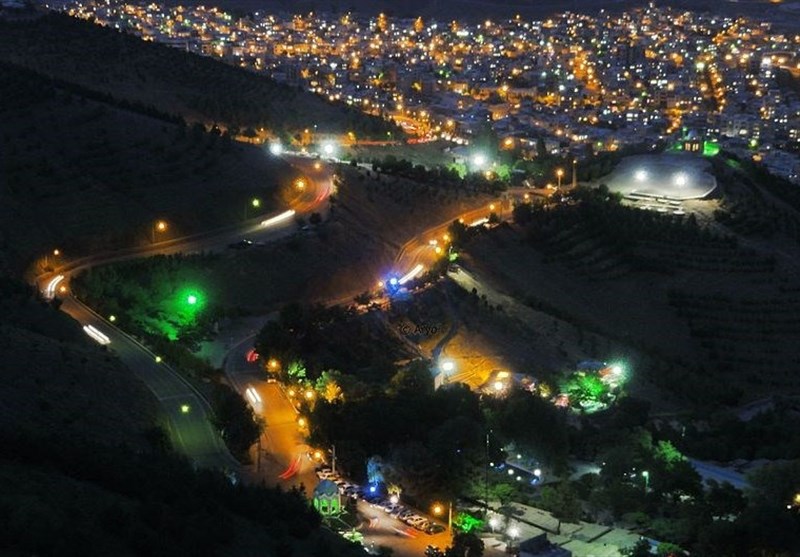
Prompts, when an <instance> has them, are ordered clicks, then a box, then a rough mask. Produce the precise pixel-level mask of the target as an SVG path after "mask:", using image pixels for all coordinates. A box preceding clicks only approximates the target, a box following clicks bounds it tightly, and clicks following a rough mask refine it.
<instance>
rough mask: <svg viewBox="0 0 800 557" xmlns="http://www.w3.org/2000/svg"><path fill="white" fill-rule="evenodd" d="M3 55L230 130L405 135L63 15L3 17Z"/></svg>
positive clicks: (259, 79)
mask: <svg viewBox="0 0 800 557" xmlns="http://www.w3.org/2000/svg"><path fill="white" fill-rule="evenodd" d="M0 60H4V61H6V62H14V63H16V64H19V65H22V66H25V67H28V68H31V69H35V70H37V71H39V72H41V73H43V74H45V75H48V76H50V77H54V78H58V79H62V80H64V81H67V82H70V83H73V84H76V85H81V86H83V87H86V88H88V89H91V90H92V91H97V92H100V93H104V94H108V95H111V96H113V97H114V98H115V99H117V100H118V101H127V102H130V103H137V104H140V105H144V106H149V107H155V108H156V109H157V110H159V111H161V112H164V113H168V114H172V115H177V116H180V117H182V118H184V119H185V120H187V121H190V122H202V123H203V124H205V125H206V126H207V127H211V126H213V125H217V126H219V127H221V128H224V129H227V130H230V131H231V132H237V131H243V132H244V131H247V129H248V128H250V129H251V130H256V129H259V128H266V129H268V130H272V131H273V132H274V133H276V134H282V133H286V134H288V133H291V132H293V131H299V130H302V129H304V128H307V127H310V126H311V125H316V126H317V130H318V131H321V132H338V133H343V132H347V131H353V132H355V133H356V134H357V135H358V136H359V137H364V138H367V137H381V138H385V137H386V132H387V131H392V132H395V136H397V137H400V136H401V135H402V133H401V132H400V131H399V130H398V129H396V128H395V127H394V126H393V125H392V124H389V123H388V122H385V121H384V120H381V119H379V118H375V117H372V116H367V115H365V114H363V113H361V112H359V111H357V110H355V109H352V108H349V107H346V106H343V105H332V104H329V103H327V102H326V101H324V100H322V99H321V98H319V97H317V96H315V95H313V94H311V93H306V92H303V91H300V90H298V89H295V88H293V87H289V86H286V85H282V84H279V83H277V82H276V81H274V80H272V79H270V78H268V77H266V76H264V75H258V74H255V73H253V72H250V71H247V70H245V69H242V68H239V67H235V66H232V65H229V64H225V63H223V62H220V61H218V60H214V59H212V58H208V57H204V56H199V55H195V54H191V53H187V52H184V51H182V50H179V49H175V48H170V47H167V46H164V45H160V44H156V43H153V42H145V41H143V40H141V39H139V38H137V37H135V36H133V35H129V34H126V33H123V32H120V31H117V30H116V29H112V28H105V27H100V26H98V25H94V24H93V23H90V22H88V21H82V20H78V19H74V18H71V17H69V16H67V15H65V14H60V13H50V14H48V15H46V16H43V17H41V18H37V19H34V20H30V21H18V22H0ZM232 135H235V133H232Z"/></svg>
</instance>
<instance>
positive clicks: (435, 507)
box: [432, 501, 453, 532]
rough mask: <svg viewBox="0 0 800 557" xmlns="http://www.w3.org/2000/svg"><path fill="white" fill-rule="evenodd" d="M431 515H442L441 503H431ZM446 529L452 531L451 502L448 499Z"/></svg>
mask: <svg viewBox="0 0 800 557" xmlns="http://www.w3.org/2000/svg"><path fill="white" fill-rule="evenodd" d="M432 510H433V515H434V516H442V514H443V513H444V505H442V504H441V503H436V504H434V505H433V509H432ZM447 529H448V530H450V531H451V532H452V531H453V502H452V501H450V502H448V503H447Z"/></svg>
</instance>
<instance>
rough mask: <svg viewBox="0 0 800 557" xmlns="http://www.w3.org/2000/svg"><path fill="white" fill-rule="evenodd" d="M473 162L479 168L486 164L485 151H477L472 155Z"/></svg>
mask: <svg viewBox="0 0 800 557" xmlns="http://www.w3.org/2000/svg"><path fill="white" fill-rule="evenodd" d="M472 164H473V165H474V166H475V168H477V169H481V168H483V167H484V165H485V164H486V155H484V154H483V153H475V154H474V155H472Z"/></svg>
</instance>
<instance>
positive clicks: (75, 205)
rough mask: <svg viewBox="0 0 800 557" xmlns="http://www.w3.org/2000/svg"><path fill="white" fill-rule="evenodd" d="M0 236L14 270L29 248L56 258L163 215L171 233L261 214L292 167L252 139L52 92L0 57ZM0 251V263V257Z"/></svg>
mask: <svg viewBox="0 0 800 557" xmlns="http://www.w3.org/2000/svg"><path fill="white" fill-rule="evenodd" d="M0 91H1V93H0V96H2V98H3V99H4V102H3V103H2V104H0V119H2V122H3V126H2V128H0V147H2V148H0V152H2V155H0V177H1V178H2V179H0V199H2V203H0V241H2V244H0V245H3V246H4V247H5V249H6V250H7V252H6V255H7V256H8V257H9V259H10V261H9V260H6V261H5V264H6V265H8V264H12V265H13V267H14V268H18V267H19V266H20V264H23V263H27V262H29V261H30V258H31V257H32V256H33V255H34V254H39V253H42V252H43V251H45V250H47V251H49V250H50V249H52V247H53V246H58V247H59V248H61V249H62V250H63V251H64V252H65V253H66V254H67V255H68V256H74V255H76V253H81V252H83V253H86V252H88V251H90V250H97V249H100V248H107V247H113V246H116V247H119V246H121V245H131V244H134V243H137V242H142V241H148V239H149V235H150V234H151V230H152V228H151V227H152V223H153V222H154V220H155V219H157V218H164V219H166V220H168V221H169V223H170V231H169V234H171V235H179V234H186V233H190V232H197V231H201V230H206V229H209V228H213V227H216V226H220V225H225V224H230V223H233V222H237V221H239V220H241V219H242V218H243V216H244V214H243V209H244V207H246V206H247V204H248V203H249V200H250V199H251V197H253V196H258V197H260V198H262V200H263V201H264V205H263V210H265V211H266V210H269V208H270V207H273V206H276V204H277V201H276V200H275V197H276V190H277V188H278V186H279V185H280V184H281V183H283V181H289V180H291V176H292V171H291V169H290V168H289V167H288V166H287V165H284V164H283V163H280V162H277V161H275V160H274V159H273V158H271V157H269V156H268V155H266V154H265V153H264V152H263V151H262V150H260V149H257V148H255V147H251V146H246V145H240V144H232V143H230V142H227V141H226V140H225V139H224V138H220V137H217V136H214V135H212V134H206V133H202V132H199V131H198V130H191V129H185V128H183V127H181V126H179V125H175V124H172V123H169V122H164V121H161V120H157V119H154V118H150V117H147V116H143V115H141V114H137V113H135V112H130V111H127V110H121V109H118V108H115V107H113V106H109V105H108V104H105V103H101V102H96V101H91V100H89V101H87V100H86V99H85V98H83V97H82V96H80V95H73V94H70V93H67V92H64V91H63V90H62V89H60V88H58V87H56V86H54V85H53V84H52V82H50V81H49V80H47V79H45V78H42V77H40V76H37V75H33V74H31V73H29V72H27V71H26V70H22V69H20V68H17V67H13V66H7V65H0ZM3 263H4V262H3V260H2V258H0V268H2V264H3Z"/></svg>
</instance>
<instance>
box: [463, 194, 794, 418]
mask: <svg viewBox="0 0 800 557" xmlns="http://www.w3.org/2000/svg"><path fill="white" fill-rule="evenodd" d="M515 220H516V224H517V226H516V227H514V228H504V229H501V230H497V231H496V232H494V233H492V234H489V235H487V236H484V237H483V238H481V239H480V240H478V241H476V242H474V243H472V244H471V245H469V246H468V248H467V250H468V251H469V252H470V254H472V255H473V256H474V257H473V258H472V261H473V263H474V264H475V265H476V266H478V267H480V268H481V269H483V270H485V271H486V276H491V277H493V280H497V281H498V282H499V283H500V284H501V285H502V286H503V287H504V288H505V289H507V290H508V291H510V292H512V293H514V294H515V295H516V296H517V298H518V299H520V300H524V301H525V302H526V303H528V304H529V305H531V306H532V307H534V308H535V309H538V310H541V311H545V312H548V313H551V314H552V315H554V316H558V317H560V318H562V319H566V320H567V321H569V322H571V323H572V324H573V325H576V326H578V327H579V328H581V329H583V330H585V331H586V332H592V333H596V334H599V335H601V336H602V337H605V338H606V339H608V341H609V343H610V344H609V346H611V344H619V345H620V346H629V347H630V348H635V349H638V350H641V351H644V352H645V353H648V354H650V355H651V356H652V357H654V358H656V360H657V361H660V362H661V364H660V365H658V366H656V365H655V364H654V363H653V364H651V365H647V366H646V367H647V368H649V369H640V370H637V372H636V373H637V374H638V373H642V374H644V375H645V376H647V377H648V378H649V379H650V380H652V381H653V382H654V383H655V384H656V385H658V386H659V387H660V388H663V389H666V390H667V391H670V392H672V393H673V396H677V400H681V401H683V403H685V402H687V401H690V402H692V403H695V404H699V405H703V406H707V405H709V404H723V405H733V404H736V403H738V402H740V401H742V400H744V397H745V396H747V397H757V396H759V395H764V394H770V393H774V392H777V391H781V390H783V389H787V388H788V389H797V386H798V385H797V382H796V378H795V377H793V374H792V373H791V372H789V371H788V370H789V369H793V368H794V367H795V366H796V365H797V364H798V362H800V353H798V351H797V347H796V343H794V342H793V340H792V339H793V338H795V337H796V335H797V334H798V332H800V329H798V328H797V322H796V319H794V318H793V317H792V315H793V312H796V311H797V307H796V306H797V304H798V300H796V298H797V296H796V293H797V292H798V288H800V287H798V285H797V282H796V278H795V277H794V275H792V274H791V273H789V272H788V271H787V270H786V268H785V267H783V266H782V265H779V264H778V260H777V259H776V255H775V254H773V253H771V252H770V251H768V250H764V249H760V248H761V246H760V245H757V244H754V243H753V242H751V241H745V240H742V239H741V237H740V236H738V235H736V234H733V233H731V231H730V230H725V229H724V228H722V227H707V226H702V225H700V224H698V222H697V220H696V219H695V218H694V217H693V216H672V215H669V216H667V215H660V214H658V213H652V212H645V211H640V210H637V209H633V208H629V207H625V206H623V205H621V204H620V203H619V202H618V201H616V200H615V199H614V198H613V197H611V196H608V195H607V194H606V193H605V192H604V191H603V189H602V188H601V189H599V190H595V191H594V192H590V191H579V192H577V194H576V196H575V199H574V200H573V201H572V202H571V203H568V204H565V205H560V206H557V207H555V208H551V209H550V210H541V209H535V208H532V207H529V206H521V207H518V208H517V209H516V210H515ZM522 277H524V280H522ZM598 348H599V349H600V351H601V352H602V351H603V343H600V345H599V346H594V349H593V347H592V346H590V345H589V344H587V345H586V346H585V350H586V353H585V356H586V357H590V358H591V357H604V354H602V353H601V354H598V353H597V349H598ZM656 360H654V362H655V361H656ZM664 366H666V367H664ZM634 382H637V378H636V376H634ZM661 402H664V399H663V398H662V400H661Z"/></svg>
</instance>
